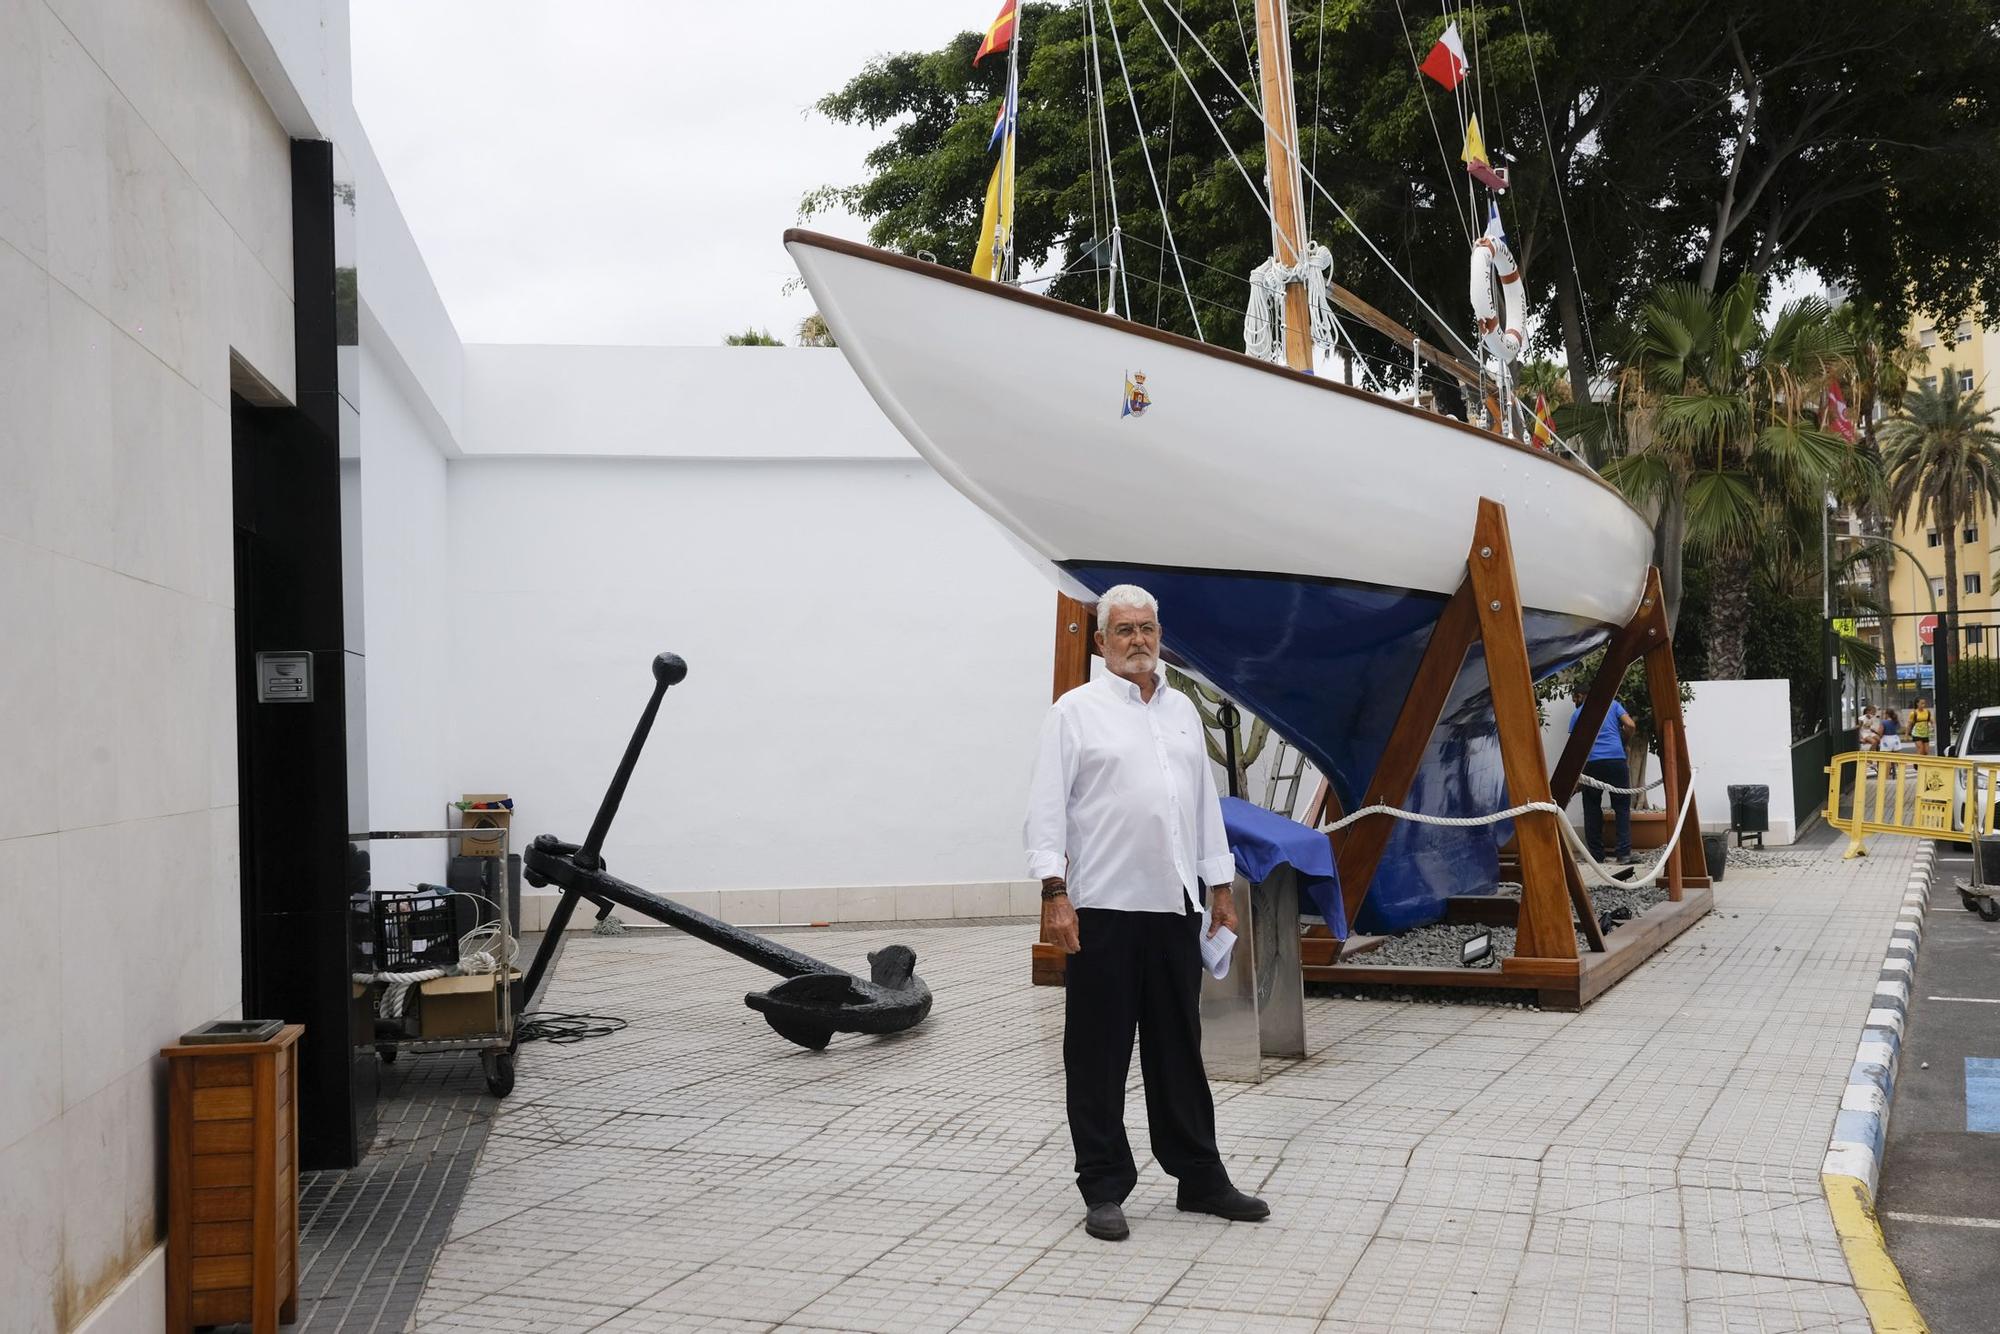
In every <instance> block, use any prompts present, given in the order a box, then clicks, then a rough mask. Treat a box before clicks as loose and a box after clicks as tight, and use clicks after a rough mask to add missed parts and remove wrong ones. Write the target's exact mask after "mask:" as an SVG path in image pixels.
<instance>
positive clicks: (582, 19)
mask: <svg viewBox="0 0 2000 1334" xmlns="http://www.w3.org/2000/svg"><path fill="white" fill-rule="evenodd" d="M998 9H999V3H998V0H846V2H842V3H826V2H824V0H562V2H561V3H557V2H556V0H353V42H354V103H355V106H356V108H357V109H358V110H359V112H360V115H361V120H362V123H363V124H364V125H365V126H366V127H367V130H368V137H369V139H370V140H371V141H372V142H373V143H374V145H375V152H376V154H377V156H379V157H380V158H381V160H382V165H383V168H384V170H386V171H387V173H388V176H389V182H390V184H391V185H392V186H393V187H394V189H395V191H396V198H397V201H398V202H399V203H400V204H401V205H402V208H403V213H404V215H405V216H406V217H407V218H408V219H409V223H410V228H411V230H412V231H414V232H415V233H416V238H417V244H418V245H419V246H420V247H421V248H422V250H423V252H424V257H425V258H426V259H427V260H428V261H429V263H430V269H431V274H432V277H433V278H434V279H435V280H436V282H437V285H438V291H439V292H440V293H441V294H442V295H443V297H444V303H445V306H446V308H447V309H448V310H449V311H450V312H451V317H452V320H453V322H454V323H456V324H457V326H458V331H459V334H460V335H461V336H462V337H463V338H464V339H465V340H466V341H467V342H515V343H523V342H533V343H697V344H706V343H717V342H720V341H721V339H722V335H723V334H724V333H725V332H728V331H731V330H736V329H741V328H742V327H743V326H744V325H745V324H754V325H757V326H759V327H768V328H769V329H770V331H771V332H772V333H773V334H776V335H777V336H779V337H781V338H784V339H785V340H786V341H787V342H790V341H792V340H793V334H794V332H795V330H796V328H797V325H798V322H799V321H800V320H801V319H802V318H804V316H805V315H807V314H808V313H809V312H810V311H811V309H812V302H811V299H810V298H809V297H808V296H806V295H805V294H804V293H802V292H801V293H797V294H794V295H790V296H787V295H786V294H785V293H784V292H783V291H782V288H783V286H784V284H785V281H786V280H787V279H788V278H791V277H793V276H795V273H796V270H794V269H793V267H792V265H791V263H790V261H789V260H788V258H787V256H786V254H785V250H784V247H783V245H782V244H781V240H780V238H781V237H782V236H783V234H784V230H785V228H787V227H789V226H793V225H794V224H795V223H796V222H797V216H798V205H799V199H800V196H802V195H803V194H805V192H806V191H807V190H809V189H811V188H813V187H814V186H817V185H822V184H827V183H837V184H848V183H852V182H855V181H858V180H860V179H861V178H862V162H861V159H862V155H863V154H864V153H865V152H867V150H868V149H869V148H871V147H873V146H874V144H875V142H876V140H877V135H876V134H874V133H872V132H870V131H867V130H865V129H850V128H847V127H845V126H839V125H834V124H832V123H831V122H829V121H827V120H826V118H825V117H823V116H820V115H818V114H816V113H813V112H810V111H809V110H808V108H809V107H810V106H811V105H812V103H813V102H814V101H816V100H817V99H818V98H820V97H821V96H823V95H825V94H826V93H829V92H831V91H833V90H834V89H836V88H838V87H840V86H841V84H843V83H844V82H846V80H847V79H848V78H849V76H851V75H853V74H854V73H855V72H857V71H858V70H860V68H861V67H862V66H863V65H864V64H865V63H866V62H867V61H868V60H869V59H871V58H872V57H874V56H876V55H879V54H883V53H886V52H891V51H904V50H917V49H929V48H932V47H935V46H938V45H940V44H942V43H943V42H944V41H945V40H947V39H948V38H950V37H951V36H952V35H953V34H955V33H958V32H962V31H967V30H977V29H981V28H984V27H985V26H986V24H987V23H988V22H989V21H991V19H992V18H993V14H992V13H989V12H988V11H989V10H991V11H994V12H997V11H998ZM363 207H366V205H365V204H364V205H363ZM813 225H814V226H816V227H819V228H820V229H822V230H825V231H831V232H835V233H837V234H840V235H846V236H855V237H859V236H861V235H862V232H863V228H862V226H861V224H860V223H859V221H858V220H856V219H853V218H849V217H832V218H823V219H821V220H817V221H815V223H814V224H813ZM364 281H366V280H365V279H364Z"/></svg>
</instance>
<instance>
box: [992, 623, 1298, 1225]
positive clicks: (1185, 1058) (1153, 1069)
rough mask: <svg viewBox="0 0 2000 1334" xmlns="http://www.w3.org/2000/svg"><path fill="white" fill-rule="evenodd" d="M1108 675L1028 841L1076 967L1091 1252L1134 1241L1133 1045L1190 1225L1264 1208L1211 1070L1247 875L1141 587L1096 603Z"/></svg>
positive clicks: (1060, 758) (1054, 753) (1050, 911)
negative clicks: (1207, 1061)
mask: <svg viewBox="0 0 2000 1334" xmlns="http://www.w3.org/2000/svg"><path fill="white" fill-rule="evenodd" d="M1097 624H1098V629H1097V646H1098V649H1099V650H1100V651H1101V652H1102V653H1103V655H1104V665H1105V666H1106V667H1107V668H1109V669H1110V675H1108V676H1104V677H1100V678H1099V679H1097V680H1095V681H1092V682H1090V683H1089V684H1088V685H1082V686H1078V687H1077V688H1076V689H1074V690H1072V691H1069V692H1068V693H1067V694H1065V695H1064V696H1063V697H1062V698H1061V699H1059V700H1057V701H1056V702H1055V703H1054V704H1053V705H1052V706H1050V708H1049V714H1048V718H1047V720H1046V721H1045V722H1044V723H1043V724H1042V737H1041V750H1040V753H1039V754H1038V755H1037V756H1036V758H1035V772H1034V778H1033V780H1032V782H1031V783H1030V784H1029V790H1028V819H1027V825H1026V827H1025V829H1024V831H1023V838H1024V840H1025V842H1026V844H1027V849H1028V869H1029V873H1030V874H1031V875H1034V876H1036V877H1037V878H1039V879H1040V880H1041V882H1042V924H1043V926H1044V927H1045V928H1046V929H1047V933H1048V938H1049V939H1050V940H1051V941H1052V942H1054V943H1055V944H1057V945H1059V946H1060V947H1061V948H1062V949H1063V951H1064V952H1065V953H1066V954H1067V955H1068V956H1069V958H1068V994H1067V997H1066V1004H1065V1009H1064V1017H1063V1074H1064V1076H1065V1079H1066V1081H1067V1086H1068V1102H1069V1131H1070V1139H1071V1140H1072V1142H1073V1143H1074V1144H1075V1146H1076V1185H1077V1189H1078V1190H1080V1191H1081V1192H1082V1193H1083V1202H1084V1206H1085V1209H1086V1211H1087V1212H1086V1215H1085V1218H1084V1229H1085V1231H1087V1232H1089V1233H1090V1235H1091V1236H1093V1237H1100V1238H1103V1239H1104V1240H1106V1241H1122V1240H1124V1239H1125V1237H1126V1236H1127V1235H1128V1229H1127V1227H1126V1223H1125V1212H1124V1208H1123V1205H1124V1202H1125V1197H1126V1196H1127V1195H1129V1194H1131V1192H1132V1187H1133V1185H1134V1184H1135V1183H1136V1182H1137V1180H1138V1168H1137V1167H1136V1166H1135V1165H1134V1164H1133V1161H1132V1146H1131V1144H1130V1143H1129V1142H1127V1140H1126V1138H1125V1076H1126V1072H1127V1071H1128V1070H1129V1069H1130V1068H1131V1065H1132V1033H1133V1030H1134V1029H1135V1028H1136V1029H1137V1030H1138V1034H1139V1068H1140V1071H1141V1073H1142V1074H1143V1076H1144V1080H1145V1085H1146V1125H1147V1129H1148V1130H1149V1132H1150V1133H1151V1136H1152V1141H1153V1154H1154V1156H1155V1157H1157V1158H1158V1159H1159V1160H1160V1166H1161V1167H1163V1168H1165V1169H1166V1170H1167V1172H1168V1173H1170V1174H1171V1175H1172V1176H1174V1177H1176V1178H1178V1179H1179V1182H1180V1186H1179V1191H1178V1203H1179V1206H1180V1208H1181V1209H1183V1210H1186V1211H1189V1212H1196V1213H1206V1214H1215V1215H1217V1216H1218V1217H1221V1218H1230V1219H1238V1220H1243V1221H1247V1222H1254V1221H1256V1220H1258V1219H1262V1218H1266V1217H1268V1216H1269V1215H1270V1212H1271V1211H1270V1209H1269V1207H1268V1206H1266V1205H1265V1203H1264V1202H1263V1201H1262V1200H1259V1199H1254V1198H1252V1197H1251V1196H1249V1195H1245V1194H1244V1193H1243V1192H1242V1191H1239V1190H1237V1189H1236V1187H1235V1186H1233V1185H1231V1184H1230V1181H1229V1173H1228V1172H1227V1171H1226V1170H1224V1168H1223V1166H1222V1158H1221V1156H1220V1155H1219V1154H1218V1153H1217V1152H1216V1148H1215V1100H1214V1099H1213V1098H1212V1097H1211V1096H1210V1095H1209V1091H1208V1076H1207V1074H1206V1072H1204V1071H1203V1069H1202V1064H1201V1011H1200V987H1201V968H1202V965H1201V942H1200V938H1199V937H1200V932H1201V929H1202V911H1201V901H1200V899H1199V897H1198V892H1199V890H1200V889H1201V887H1202V885H1203V884H1204V883H1205V884H1206V885H1207V888H1208V903H1209V917H1210V925H1209V934H1210V935H1213V934H1214V932H1215V930H1216V929H1217V928H1219V927H1224V926H1227V927H1229V928H1231V929H1232V930H1233V929H1234V928H1235V925H1236V914H1235V910H1234V907H1233V905H1232V904H1231V902H1230V883H1231V882H1232V881H1233V880H1234V878H1235V875H1236V866H1235V862H1234V860H1233V859H1232V858H1231V857H1230V855H1229V844H1228V841H1227V839H1226V838H1225V837H1224V835H1223V831H1222V808H1221V806H1220V805H1219V803H1218V802H1217V800H1216V795H1215V779H1214V776H1213V775H1212V774H1211V773H1210V772H1209V768H1208V754H1207V747H1206V743H1205V739H1204V737H1203V735H1202V725H1201V718H1200V716H1199V715H1198V714H1197V713H1196V712H1195V709H1194V705H1193V704H1191V703H1190V702H1189V701H1188V699H1187V697H1186V696H1185V695H1183V694H1181V693H1180V692H1179V691H1178V690H1172V689H1169V688H1168V687H1167V685H1166V682H1165V680H1164V679H1163V677H1162V675H1161V671H1160V617H1159V606H1158V604H1157V603H1156V602H1155V601H1154V600H1153V597H1152V595H1151V594H1150V593H1148V592H1146V590H1144V589H1143V588H1138V587H1135V586H1133V585H1131V584H1121V585H1119V586H1118V587H1116V588H1113V589H1111V590H1110V591H1109V592H1107V593H1106V594H1105V595H1104V596H1103V597H1102V598H1101V599H1100V600H1099V601H1098V604H1097Z"/></svg>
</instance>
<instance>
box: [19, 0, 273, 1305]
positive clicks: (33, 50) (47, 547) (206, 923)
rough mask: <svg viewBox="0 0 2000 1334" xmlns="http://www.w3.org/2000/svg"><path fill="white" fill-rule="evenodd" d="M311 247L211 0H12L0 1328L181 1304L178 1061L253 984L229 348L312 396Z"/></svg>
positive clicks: (259, 102)
mask: <svg viewBox="0 0 2000 1334" xmlns="http://www.w3.org/2000/svg"><path fill="white" fill-rule="evenodd" d="M163 53H171V58H162V54H163ZM291 265H292V255H291V186H290V148H289V144H288V142H287V139H286V136H285V132H284V130H283V129H282V128H281V127H280V125H279V123H278V121H277V120H276V119H275V118H274V117H273V116H272V114H271V112H270V110H269V109H268V107H267V106H266V104H265V102H264V100H263V98H262V97H261V96H260V95H259V93H258V90H257V87H256V85H255V84H254V83H253V82H252V80H251V78H250V76H249V74H248V73H247V72H246V71H245V69H244V67H243V65H242V64H241V62H240V61H239V60H238V58H237V56H236V54H235V52H234V51H233V50H232V48H231V46H230V44H229V41H228V39H227V38H226V37H225V35H224V33H223V31H222V30H221V29H220V28H219V27H218V26H217V24H216V22H215V20H214V18H213V17H212V16H211V14H210V12H209V10H208V9H207V7H206V6H205V5H203V4H202V3H201V0H160V2H159V3H152V4H146V5H126V4H121V3H110V2H109V0H98V2H95V3H91V2H88V0H51V2H50V3H44V2H43V0H0V625H5V626H7V627H8V631H9V634H8V646H7V649H6V651H5V652H4V653H0V737H4V738H5V740H4V747H5V760H4V762H0V922H4V923H5V929H4V930H0V1013H3V1014H5V1015H6V1023H5V1025H4V1027H0V1070H4V1071H5V1074H4V1076H0V1200H4V1201H5V1202H6V1203H5V1206H4V1208H0V1294H4V1301H0V1329H7V1330H15V1329H19V1330H37V1331H40V1330H51V1329H57V1330H66V1329H71V1328H74V1327H76V1326H78V1325H79V1324H80V1323H81V1322H83V1321H84V1320H85V1319H86V1318H87V1317H88V1316H89V1315H90V1314H91V1312H92V1308H93V1307H94V1306H96V1305H97V1304H98V1303H100V1302H101V1301H102V1300H103V1299H105V1298H106V1297H107V1295H108V1294H110V1293H112V1292H113V1291H114V1289H118V1288H119V1285H120V1282H121V1280H123V1279H124V1278H125V1277H126V1276H127V1275H128V1274H134V1273H135V1272H137V1273H138V1274H139V1275H140V1277H139V1278H135V1280H134V1282H133V1283H132V1284H131V1285H128V1286H127V1287H125V1288H123V1289H122V1290H120V1298H119V1302H120V1304H121V1309H129V1311H130V1312H131V1313H132V1314H133V1315H135V1316H137V1317H139V1318H140V1320H141V1323H140V1324H139V1325H138V1326H137V1327H142V1328H143V1327H147V1326H151V1327H157V1326H158V1324H159V1323H160V1320H161V1318H162V1314H163V1312H162V1305H163V1294H162V1291H161V1286H160V1280H159V1271H158V1268H157V1266H146V1262H147V1260H148V1258H149V1256H150V1255H151V1254H152V1253H153V1252H154V1250H155V1247H156V1246H157V1244H158V1242H159V1239H160V1236H161V1233H162V1227H163V1222H164V1220H163V1218H162V1217H161V1213H160V1205H159V1197H160V1191H161V1188H162V1183H163V1173H162V1170H161V1164H160V1149H161V1144H162V1140H163V1127H162V1124H161V1121H162V1108H163V1105H164V1104H163V1099H162V1091H161V1086H160V1081H161V1074H160V1065H161V1062H159V1060H158V1059H157V1055H156V1053H157V1049H158V1048H159V1047H160V1046H161V1045H162V1044H163V1043H165V1042H168V1041H171V1040H172V1039H173V1038H174V1037H175V1036H177V1035H178V1034H179V1033H181V1032H183V1031H184V1030H186V1029H188V1028H191V1027H193V1026H194V1025H196V1024H199V1023H202V1022H204V1021H206V1020H208V1019H212V1018H216V1017H218V1016H222V1015H226V1014H228V1013H230V1012H231V1011H233V1010H234V1008H235V1007H236V1006H237V1004H238V1002H239V998H240V992H241V983H240V944H241V942H240V937H239V934H238V925H237V918H238V884H237V842H236V840H237V833H236V801H237V797H236V754H235V703H234V699H235V675H234V670H233V655H232V644H233V640H234V623H233V618H232V612H231V603H232V601H233V596H234V593H233V589H234V585H233V574H232V560H231V545H230V541H231V536H230V535H231V494H230V419H229V383H230V356H231V352H232V349H233V350H234V351H235V352H236V353H237V354H238V355H239V356H240V357H241V358H242V359H243V360H244V361H246V362H247V363H248V364H249V365H250V366H252V367H253V368H254V369H255V371H256V373H257V374H258V375H259V376H261V377H262V378H263V380H265V381H266V382H268V383H269V384H270V385H271V386H274V387H275V388H276V389H277V390H278V391H279V392H280V393H282V394H286V395H289V394H290V393H291V391H292V385H293V365H292V303H291V299H290V284H291ZM126 1303H129V1307H126V1306H125V1305H124V1304H126Z"/></svg>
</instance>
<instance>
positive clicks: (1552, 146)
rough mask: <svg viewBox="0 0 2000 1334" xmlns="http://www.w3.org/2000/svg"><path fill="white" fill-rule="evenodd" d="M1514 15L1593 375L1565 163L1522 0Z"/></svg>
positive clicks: (1592, 341) (1593, 346)
mask: <svg viewBox="0 0 2000 1334" xmlns="http://www.w3.org/2000/svg"><path fill="white" fill-rule="evenodd" d="M1514 16H1515V17H1516V18H1518V19H1520V20H1521V41H1522V43H1523V44H1524V45H1525V46H1526V47H1527V48H1528V77H1529V78H1530V79H1532V80H1534V85H1535V110H1536V111H1537V112H1539V113H1540V114H1541V118H1542V149H1543V151H1544V152H1546V153H1547V154H1548V156H1549V176H1550V177H1551V178H1552V179H1553V180H1554V181H1555V185H1556V209H1557V211H1558V212H1560V213H1561V215H1562V224H1563V240H1564V241H1565V242H1566V243H1567V244H1568V246H1569V271H1570V275H1571V278H1572V280H1573V281H1574V282H1575V284H1576V287H1577V294H1576V295H1577V300H1576V310H1577V314H1578V315H1579V316H1580V317H1581V321H1580V322H1581V323H1582V325H1583V347H1584V351H1585V352H1586V353H1587V354H1588V355H1589V357H1590V374H1591V375H1592V376H1593V377H1594V376H1595V375H1596V374H1597V367H1598V364H1599V363H1598V360H1597V339H1596V337H1595V336H1594V335H1593V333H1592V331H1591V327H1590V306H1589V304H1588V303H1587V302H1585V301H1584V299H1583V265H1582V264H1581V262H1579V261H1578V259H1577V257H1576V235H1575V233H1573V232H1571V231H1570V227H1569V201H1568V200H1567V198H1565V195H1564V191H1563V184H1564V182H1563V170H1562V165H1561V164H1560V163H1559V162H1557V161H1556V136H1555V131H1554V130H1552V129H1550V128H1549V106H1548V103H1547V102H1546V101H1544V100H1543V98H1542V76H1541V75H1540V74H1539V73H1537V72H1536V70H1535V39H1534V38H1533V37H1532V36H1530V35H1529V32H1528V12H1527V10H1526V9H1524V8H1523V7H1522V6H1521V5H1520V3H1519V2H1518V0H1516V3H1515V5H1514Z"/></svg>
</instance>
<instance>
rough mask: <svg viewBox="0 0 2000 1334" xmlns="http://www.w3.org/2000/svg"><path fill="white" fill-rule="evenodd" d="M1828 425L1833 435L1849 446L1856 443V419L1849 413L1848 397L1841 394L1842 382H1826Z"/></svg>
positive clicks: (1825, 414) (1826, 416) (1826, 415)
mask: <svg viewBox="0 0 2000 1334" xmlns="http://www.w3.org/2000/svg"><path fill="white" fill-rule="evenodd" d="M1823 415H1824V417H1825V419H1826V425H1827V426H1828V428H1830V429H1831V430H1832V431H1833V433H1834V434H1835V435H1837V436H1839V437H1840V438H1841V439H1842V440H1845V441H1846V442H1847V443H1848V444H1850V445H1851V444H1853V443H1854V418H1853V417H1852V416H1850V415H1849V414H1848V411H1847V397H1846V395H1844V394H1842V393H1841V392H1840V381H1838V380H1828V381H1827V382H1826V412H1825V413H1824V414H1823Z"/></svg>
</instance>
